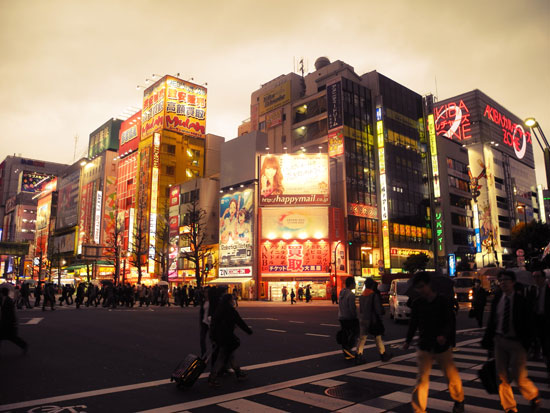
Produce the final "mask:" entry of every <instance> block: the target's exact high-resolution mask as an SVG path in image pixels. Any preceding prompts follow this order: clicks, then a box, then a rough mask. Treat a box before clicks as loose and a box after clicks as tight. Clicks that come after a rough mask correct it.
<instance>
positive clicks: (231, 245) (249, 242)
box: [219, 188, 254, 267]
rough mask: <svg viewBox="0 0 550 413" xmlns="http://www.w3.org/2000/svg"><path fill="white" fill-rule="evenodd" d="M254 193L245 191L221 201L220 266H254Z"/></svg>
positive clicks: (224, 196)
mask: <svg viewBox="0 0 550 413" xmlns="http://www.w3.org/2000/svg"><path fill="white" fill-rule="evenodd" d="M253 226H254V190H253V189H252V188H245V189H243V190H242V191H236V192H232V193H229V194H224V195H223V196H222V197H221V198H220V244H219V259H220V267H238V266H249V265H252V259H253V256H252V249H253V245H254V228H253Z"/></svg>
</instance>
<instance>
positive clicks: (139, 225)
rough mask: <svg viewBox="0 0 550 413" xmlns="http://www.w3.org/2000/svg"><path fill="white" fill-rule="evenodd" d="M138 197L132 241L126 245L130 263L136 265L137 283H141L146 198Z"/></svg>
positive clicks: (145, 228) (144, 253)
mask: <svg viewBox="0 0 550 413" xmlns="http://www.w3.org/2000/svg"><path fill="white" fill-rule="evenodd" d="M144 198H145V197H143V198H140V201H139V203H138V206H137V208H136V220H135V221H136V222H135V224H134V227H133V228H130V229H129V230H130V231H132V242H131V245H129V246H128V249H129V252H130V263H131V264H132V265H133V266H135V267H137V271H138V280H137V283H138V284H141V277H142V276H143V274H142V272H141V266H142V264H143V261H144V260H143V257H147V215H146V213H145V211H146V209H145V205H146V199H144Z"/></svg>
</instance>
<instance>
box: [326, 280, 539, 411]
mask: <svg viewBox="0 0 550 413" xmlns="http://www.w3.org/2000/svg"><path fill="white" fill-rule="evenodd" d="M533 280H534V285H532V286H526V285H522V284H520V283H518V282H516V274H515V273H514V272H513V271H507V270H502V271H501V272H500V273H499V275H498V282H499V288H497V291H496V293H495V295H494V297H493V299H492V301H491V304H490V315H489V320H488V322H487V325H486V328H485V330H484V336H483V340H482V342H481V344H482V347H484V348H485V349H487V350H488V358H489V359H491V358H494V359H495V365H496V378H497V381H498V383H499V384H498V393H499V397H500V403H501V405H502V408H503V410H504V411H505V412H506V413H516V412H517V411H518V410H517V403H516V400H515V397H514V393H513V391H512V387H511V384H512V383H514V382H515V383H516V384H517V386H518V388H519V391H520V393H521V394H522V396H523V397H524V398H525V399H526V400H528V401H529V404H530V407H531V412H533V413H537V412H541V411H542V410H541V399H540V396H539V390H538V389H537V387H536V386H535V384H534V383H533V382H532V381H531V380H530V379H529V377H528V372H527V360H528V358H529V357H531V358H532V359H535V360H544V361H545V362H546V369H547V374H548V382H549V385H550V286H549V284H548V282H547V280H546V276H545V274H544V272H543V271H535V272H533ZM355 287H356V285H355V281H354V278H353V277H349V278H347V279H346V281H345V288H342V290H341V291H340V295H339V297H338V302H339V307H338V318H339V321H340V325H341V329H340V331H339V332H338V335H337V341H338V342H339V343H340V344H341V346H342V351H343V353H344V357H345V358H346V359H348V360H355V361H356V363H361V362H363V360H362V359H363V350H364V344H365V340H366V337H367V335H369V334H370V335H372V336H374V338H375V342H376V347H377V349H378V352H379V354H380V358H381V360H382V361H387V360H389V359H391V357H392V355H391V354H387V352H386V351H385V348H384V343H383V340H382V334H383V333H384V326H383V322H382V321H381V316H382V315H383V308H382V306H381V305H380V297H379V295H378V294H377V291H376V282H375V281H374V280H372V279H369V278H367V280H366V281H365V285H364V288H363V291H362V292H361V295H360V296H359V312H358V311H357V306H356V295H355V292H354V289H355ZM410 291H413V292H414V293H411V296H410V297H411V299H410V300H409V302H408V303H407V305H409V306H410V307H411V320H410V323H409V327H408V330H407V336H406V338H405V342H404V344H403V346H402V348H403V349H404V350H406V349H408V348H409V346H410V345H411V344H412V341H413V337H414V336H415V334H416V333H417V332H418V340H417V343H416V348H417V368H418V373H417V379H416V385H415V387H414V388H413V391H412V395H411V407H412V411H413V412H415V413H424V412H426V409H427V405H428V390H429V383H430V372H431V369H432V365H433V362H434V361H437V364H438V365H439V368H440V369H441V370H442V373H443V375H444V376H445V378H446V380H447V385H448V390H449V395H450V397H451V399H452V400H453V401H454V405H453V407H452V412H453V413H462V412H464V411H465V404H464V402H465V398H464V390H463V388H462V380H461V378H460V375H459V373H458V369H457V367H456V365H455V363H454V360H453V349H454V347H455V346H456V342H455V340H456V314H457V311H458V308H457V306H456V302H455V300H453V299H452V298H450V297H448V296H446V295H445V294H443V293H442V292H440V291H438V289H437V288H436V286H435V285H434V281H433V278H432V275H431V274H430V273H429V272H419V273H417V274H416V275H415V276H414V277H413V278H412V281H411V290H410ZM334 301H335V300H334V299H333V302H334ZM487 302H488V293H487V291H485V289H483V288H482V286H481V283H480V282H479V280H476V282H475V285H474V288H473V300H472V307H471V309H470V312H469V316H470V318H473V319H475V320H476V322H477V324H478V326H479V327H480V328H482V327H483V313H484V311H485V308H486V305H487ZM354 348H356V351H354Z"/></svg>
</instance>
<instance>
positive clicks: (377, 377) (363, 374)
mask: <svg viewBox="0 0 550 413" xmlns="http://www.w3.org/2000/svg"><path fill="white" fill-rule="evenodd" d="M348 376H350V377H358V378H360V379H366V380H374V381H381V382H384V383H393V384H400V385H402V386H415V385H416V379H413V378H410V377H400V376H392V375H390V374H381V373H372V372H370V371H358V372H356V373H352V374H348ZM430 389H432V390H437V391H443V390H447V383H439V382H437V381H435V382H434V381H433V382H430Z"/></svg>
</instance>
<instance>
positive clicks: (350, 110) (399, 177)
mask: <svg viewBox="0 0 550 413" xmlns="http://www.w3.org/2000/svg"><path fill="white" fill-rule="evenodd" d="M315 69H316V70H315V71H314V72H312V73H309V74H307V75H305V76H303V77H302V76H299V75H297V74H294V73H291V74H288V75H283V76H279V77H277V78H275V79H273V80H272V81H270V82H268V83H266V84H264V85H263V86H262V88H261V89H259V90H257V91H255V92H254V93H253V94H252V98H251V117H250V123H251V125H250V129H251V130H259V131H262V132H265V133H266V134H267V147H268V148H269V151H270V152H271V153H275V154H285V153H288V154H298V153H307V154H314V153H319V152H321V153H323V154H326V155H327V156H328V157H329V176H330V180H329V181H330V182H329V187H330V204H329V205H328V208H327V209H326V212H325V215H326V217H327V221H326V222H327V227H326V230H327V232H328V241H329V246H328V260H327V264H328V265H327V266H326V267H323V271H324V273H325V274H324V275H325V277H326V280H327V281H328V284H329V285H330V284H333V283H336V284H337V285H338V287H340V286H341V285H342V280H343V278H345V277H346V276H349V275H353V276H357V277H366V276H373V277H375V278H380V277H381V276H382V274H383V273H390V272H393V271H396V272H401V267H402V264H403V262H404V260H405V259H406V258H407V257H408V256H409V255H410V254H413V253H418V252H425V253H426V254H427V255H428V256H430V257H431V258H432V260H431V266H432V267H433V256H434V253H433V251H434V247H433V242H432V216H431V209H430V192H429V189H430V187H429V185H428V162H432V160H431V158H428V155H427V152H428V149H427V148H428V145H429V138H428V133H427V124H426V121H425V115H424V104H423V99H422V96H420V95H419V94H417V93H415V92H413V91H411V90H409V89H407V88H405V87H404V86H402V85H400V84H398V83H397V82H394V81H392V80H391V79H388V78H387V77H385V76H383V75H381V74H379V73H377V72H370V73H367V74H365V75H363V76H359V75H357V74H356V73H355V71H354V69H353V67H351V66H349V65H348V64H346V63H344V62H341V61H335V62H332V63H331V62H330V61H329V60H328V59H326V58H319V59H317V61H316V62H315ZM435 162H437V159H436V160H435ZM258 179H260V178H258ZM283 208H286V207H283ZM287 209H288V208H287ZM261 214H263V211H261ZM262 222H263V221H262ZM316 264H317V263H316ZM321 265H322V263H321ZM358 281H360V280H358ZM274 286H275V285H274ZM277 287H278V286H277Z"/></svg>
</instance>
